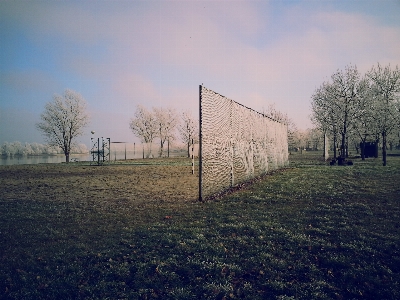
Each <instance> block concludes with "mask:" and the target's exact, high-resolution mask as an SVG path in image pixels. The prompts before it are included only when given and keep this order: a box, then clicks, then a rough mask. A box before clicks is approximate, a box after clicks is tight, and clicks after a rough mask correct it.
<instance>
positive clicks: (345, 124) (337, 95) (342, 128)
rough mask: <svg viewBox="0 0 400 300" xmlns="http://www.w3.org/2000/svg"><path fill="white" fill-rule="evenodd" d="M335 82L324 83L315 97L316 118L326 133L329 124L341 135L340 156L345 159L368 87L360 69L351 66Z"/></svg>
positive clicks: (314, 110) (314, 118) (314, 116)
mask: <svg viewBox="0 0 400 300" xmlns="http://www.w3.org/2000/svg"><path fill="white" fill-rule="evenodd" d="M331 79H332V82H325V83H323V85H322V86H321V87H320V88H319V89H317V91H316V92H315V93H314V95H313V96H312V108H313V117H312V118H313V120H314V121H315V122H317V123H319V124H320V127H322V129H323V130H324V129H326V126H327V125H328V127H330V128H331V129H332V130H333V131H334V132H335V133H336V132H338V133H340V135H341V143H340V155H341V158H342V159H344V158H345V157H346V156H347V155H348V133H349V131H351V130H353V129H354V123H355V122H356V120H357V119H358V118H359V116H360V113H361V111H360V110H359V102H360V99H362V97H363V96H364V91H365V89H366V88H367V84H366V80H365V79H361V76H360V73H359V72H358V70H357V67H356V66H348V67H346V68H345V71H344V72H343V71H339V70H338V71H337V72H336V73H334V74H333V75H332V76H331ZM335 156H336V155H335Z"/></svg>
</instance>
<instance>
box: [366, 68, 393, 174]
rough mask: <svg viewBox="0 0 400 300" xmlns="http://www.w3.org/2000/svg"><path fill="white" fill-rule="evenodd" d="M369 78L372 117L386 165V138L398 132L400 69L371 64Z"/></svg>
mask: <svg viewBox="0 0 400 300" xmlns="http://www.w3.org/2000/svg"><path fill="white" fill-rule="evenodd" d="M367 76H368V78H369V79H370V80H371V94H372V97H373V100H374V103H375V105H374V110H375V113H374V118H375V121H376V124H377V128H378V130H379V132H380V134H381V136H382V160H383V165H384V166H386V147H387V138H388V136H390V135H391V134H392V133H393V132H399V126H400V70H399V67H398V66H396V67H395V68H394V69H392V68H391V67H390V65H388V66H386V67H384V68H383V67H382V66H381V65H380V64H379V63H378V66H377V67H375V66H373V67H372V69H371V70H370V71H369V72H368V73H367Z"/></svg>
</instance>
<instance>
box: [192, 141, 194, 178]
mask: <svg viewBox="0 0 400 300" xmlns="http://www.w3.org/2000/svg"><path fill="white" fill-rule="evenodd" d="M192 175H194V140H193V139H192Z"/></svg>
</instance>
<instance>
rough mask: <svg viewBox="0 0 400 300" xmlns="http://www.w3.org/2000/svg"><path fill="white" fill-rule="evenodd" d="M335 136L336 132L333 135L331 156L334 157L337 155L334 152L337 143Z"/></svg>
mask: <svg viewBox="0 0 400 300" xmlns="http://www.w3.org/2000/svg"><path fill="white" fill-rule="evenodd" d="M336 139H337V137H336V134H335V135H334V136H333V158H335V159H336V156H337V154H336V146H337V145H336V144H337V140H336Z"/></svg>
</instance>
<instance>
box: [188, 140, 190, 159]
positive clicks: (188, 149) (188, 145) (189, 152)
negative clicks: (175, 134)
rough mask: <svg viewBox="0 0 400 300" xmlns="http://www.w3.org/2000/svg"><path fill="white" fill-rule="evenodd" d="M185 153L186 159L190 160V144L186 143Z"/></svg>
mask: <svg viewBox="0 0 400 300" xmlns="http://www.w3.org/2000/svg"><path fill="white" fill-rule="evenodd" d="M187 151H188V152H187V154H188V158H190V142H188V143H187Z"/></svg>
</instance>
